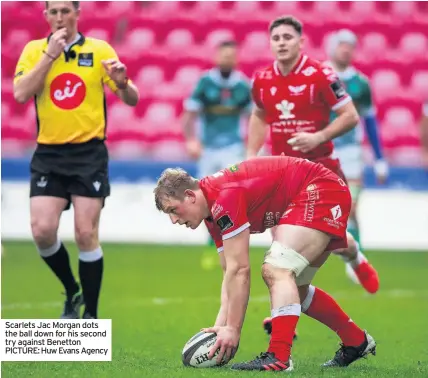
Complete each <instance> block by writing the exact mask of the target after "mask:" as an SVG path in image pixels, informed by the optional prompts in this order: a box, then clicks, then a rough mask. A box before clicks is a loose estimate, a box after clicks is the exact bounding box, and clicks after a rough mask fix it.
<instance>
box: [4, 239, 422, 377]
mask: <svg viewBox="0 0 428 378" xmlns="http://www.w3.org/2000/svg"><path fill="white" fill-rule="evenodd" d="M4 247H5V251H6V253H5V255H4V256H3V258H2V267H1V273H2V281H1V283H2V318H9V319H13V318H16V319H18V318H57V317H58V316H59V315H60V313H61V310H62V301H63V299H64V298H63V297H62V296H61V291H62V288H61V287H60V285H59V284H58V283H57V281H56V279H55V278H54V276H53V275H52V274H51V273H50V272H49V270H48V268H47V267H46V266H45V265H44V264H43V263H42V261H41V259H40V257H38V255H37V253H36V251H35V249H34V247H33V245H32V244H31V243H10V242H9V243H4ZM103 248H104V254H105V275H104V282H103V288H102V296H101V303H100V311H99V314H100V317H103V318H111V319H113V352H112V356H113V357H112V362H93V363H90V362H26V363H17V362H5V363H2V368H1V371H2V374H4V375H3V376H4V377H65V378H71V377H78V378H84V377H96V378H101V377H115V378H117V377H150V378H152V377H162V378H168V377H174V378H175V377H226V376H230V377H231V376H245V377H256V376H260V375H261V374H266V375H267V374H271V373H267V372H266V373H261V372H259V373H244V372H234V371H230V370H229V369H228V367H227V366H226V367H223V368H216V369H193V368H184V367H183V366H182V364H181V350H182V347H183V345H184V344H185V342H186V341H187V340H188V339H189V338H190V337H191V336H192V335H193V334H195V333H196V332H198V331H199V329H200V328H201V327H205V326H210V325H212V323H213V322H214V320H215V316H216V314H217V310H218V306H219V292H220V283H221V272H220V268H219V266H218V263H217V258H216V256H215V254H216V252H215V251H213V250H210V249H209V248H208V247H206V248H202V249H201V248H199V247H185V246H177V247H171V246H151V245H113V244H109V245H104V246H103ZM69 250H70V253H71V255H72V260H73V267H74V271H75V272H77V252H76V250H75V248H74V246H73V245H72V244H70V245H69ZM368 256H369V257H370V259H371V261H372V262H373V263H374V265H375V266H376V267H377V268H378V271H379V274H380V276H381V290H380V292H379V293H378V294H377V295H375V296H369V295H367V294H365V293H364V291H363V290H362V289H361V288H360V287H359V286H357V285H354V284H353V283H351V281H349V280H348V279H347V277H346V276H345V273H344V265H343V263H342V262H341V260H339V259H338V258H336V257H332V258H330V260H329V261H328V263H327V265H326V266H325V267H323V269H322V270H321V271H320V272H319V274H318V275H317V277H316V281H315V284H316V285H317V286H320V287H321V288H323V289H324V290H327V291H329V292H330V293H332V294H333V295H334V296H335V298H336V299H337V300H338V301H339V303H340V304H341V305H342V306H343V308H344V309H345V310H346V311H347V312H348V313H349V314H350V315H351V316H352V319H353V320H354V321H355V322H356V323H357V324H359V325H361V327H363V328H366V329H367V330H368V331H369V332H370V333H371V335H372V336H373V337H374V338H375V340H376V341H377V343H378V349H377V355H376V356H375V357H373V356H370V357H369V358H368V359H367V360H362V361H359V362H357V363H356V364H355V365H352V366H351V367H349V368H347V369H345V370H343V369H341V370H323V369H322V368H320V367H319V366H320V364H322V363H323V362H325V361H326V360H327V359H329V358H331V357H332V356H333V355H334V352H335V351H336V349H337V347H338V338H337V337H336V335H335V334H333V333H332V332H331V331H330V330H329V329H328V328H326V327H325V326H323V325H321V324H319V323H317V322H315V321H314V320H312V319H309V318H307V317H305V316H304V315H303V316H302V318H301V320H300V322H299V326H298V330H299V340H298V341H297V342H296V343H295V346H294V348H293V360H294V365H295V371H294V372H293V377H308V378H309V377H310V378H314V377H377V378H381V377H388V378H390V377H400V378H401V377H406V378H407V377H428V341H427V340H428V286H427V285H426V282H427V281H426V274H427V271H428V270H427V268H428V257H427V256H428V255H427V254H423V253H410V252H407V253H405V252H403V253H395V252H394V253H369V254H368ZM251 259H252V267H253V269H252V289H251V298H252V299H251V300H250V304H249V308H248V312H247V317H246V321H245V325H244V328H243V333H242V337H241V343H240V349H239V352H238V354H237V356H236V357H235V360H236V361H243V360H247V359H250V358H253V357H254V356H256V355H258V354H259V353H260V352H262V351H264V350H265V349H266V347H267V343H268V339H267V336H266V335H265V334H264V333H263V331H262V328H261V321H262V319H263V318H264V317H265V316H267V315H268V314H269V302H268V297H267V291H266V289H265V287H264V283H263V281H262V279H261V277H260V263H261V261H262V259H263V250H261V249H254V250H252V251H251Z"/></svg>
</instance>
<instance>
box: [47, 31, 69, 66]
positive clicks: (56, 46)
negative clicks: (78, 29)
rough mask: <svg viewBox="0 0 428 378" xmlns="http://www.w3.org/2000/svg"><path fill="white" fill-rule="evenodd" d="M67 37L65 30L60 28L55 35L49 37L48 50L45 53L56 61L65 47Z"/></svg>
mask: <svg viewBox="0 0 428 378" xmlns="http://www.w3.org/2000/svg"><path fill="white" fill-rule="evenodd" d="M66 37H67V29H66V28H62V29H59V30H57V31H56V32H55V33H53V34H52V35H51V37H50V38H49V43H48V48H47V49H46V53H48V54H49V56H52V57H54V58H55V59H57V58H58V57H59V56H60V55H61V53H62V52H63V51H64V49H65V46H67V42H66V41H65V39H66Z"/></svg>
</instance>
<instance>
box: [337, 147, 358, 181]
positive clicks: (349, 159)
mask: <svg viewBox="0 0 428 378" xmlns="http://www.w3.org/2000/svg"><path fill="white" fill-rule="evenodd" d="M333 156H334V157H335V158H339V160H340V165H341V167H342V171H343V173H344V174H345V177H346V178H347V179H348V180H360V179H361V177H362V175H363V171H364V159H363V149H362V148H361V147H360V146H356V145H349V146H345V147H339V148H335V149H334V154H333Z"/></svg>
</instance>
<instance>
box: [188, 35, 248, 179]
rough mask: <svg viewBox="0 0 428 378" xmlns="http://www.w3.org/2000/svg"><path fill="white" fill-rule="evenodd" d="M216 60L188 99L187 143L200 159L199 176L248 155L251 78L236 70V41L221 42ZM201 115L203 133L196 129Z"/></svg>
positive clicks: (210, 172)
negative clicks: (245, 125) (245, 131)
mask: <svg viewBox="0 0 428 378" xmlns="http://www.w3.org/2000/svg"><path fill="white" fill-rule="evenodd" d="M216 61H217V65H216V67H214V68H212V69H210V70H209V71H207V72H206V73H205V74H204V75H203V76H202V77H201V78H200V79H199V82H198V83H197V85H196V87H195V89H194V90H193V93H192V95H191V96H190V98H188V99H186V100H185V101H184V110H185V112H184V114H183V127H184V134H185V137H186V145H187V150H188V152H189V155H190V156H191V157H192V158H193V159H196V160H198V171H199V172H198V176H199V177H204V176H207V175H210V174H213V173H215V172H217V171H218V170H220V169H221V168H222V167H225V166H227V165H230V164H233V163H235V162H236V161H240V160H243V159H244V155H245V147H244V141H243V135H242V132H241V120H242V116H243V115H244V114H245V113H247V114H248V113H249V112H250V110H251V108H250V107H251V103H252V101H251V89H250V85H249V82H248V79H247V78H246V76H245V75H244V74H243V73H242V72H240V71H237V70H236V64H237V47H236V43H235V42H233V41H226V42H223V43H221V44H220V46H219V47H218V50H217V57H216ZM198 118H200V124H201V130H200V131H201V132H200V133H197V132H196V130H195V123H196V121H197V119H198ZM199 134H200V135H199Z"/></svg>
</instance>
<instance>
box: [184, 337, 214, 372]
mask: <svg viewBox="0 0 428 378" xmlns="http://www.w3.org/2000/svg"><path fill="white" fill-rule="evenodd" d="M216 341H217V334H216V333H214V332H207V333H206V332H202V331H201V332H199V333H197V334H196V335H195V336H193V337H192V338H191V339H190V340H189V341H188V342H187V343H186V345H184V348H183V352H182V354H181V358H182V361H183V365H184V366H192V367H197V368H209V367H214V366H219V365H217V362H216V357H215V356H217V354H218V352H219V350H220V349H218V350H217V351H216V353H215V355H214V357H213V358H212V359H211V360H209V359H208V354H209V353H210V350H211V348H212V347H213V345H214V344H215V342H216Z"/></svg>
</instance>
